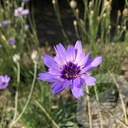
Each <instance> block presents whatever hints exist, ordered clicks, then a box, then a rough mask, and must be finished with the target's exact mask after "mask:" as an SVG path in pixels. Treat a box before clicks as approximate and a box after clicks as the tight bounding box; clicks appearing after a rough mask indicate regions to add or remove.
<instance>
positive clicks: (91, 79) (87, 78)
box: [81, 75, 96, 86]
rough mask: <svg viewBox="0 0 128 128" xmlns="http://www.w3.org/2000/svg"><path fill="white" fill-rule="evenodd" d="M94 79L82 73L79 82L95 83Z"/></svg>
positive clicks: (91, 84)
mask: <svg viewBox="0 0 128 128" xmlns="http://www.w3.org/2000/svg"><path fill="white" fill-rule="evenodd" d="M95 82H96V79H95V78H94V77H92V76H89V75H82V76H81V83H83V84H85V85H89V86H93V85H95Z"/></svg>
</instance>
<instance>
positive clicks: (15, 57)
mask: <svg viewBox="0 0 128 128" xmlns="http://www.w3.org/2000/svg"><path fill="white" fill-rule="evenodd" d="M19 60H20V55H19V54H15V55H14V56H13V62H14V63H17V62H18V61H19Z"/></svg>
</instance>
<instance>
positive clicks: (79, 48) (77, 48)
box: [75, 40, 82, 58]
mask: <svg viewBox="0 0 128 128" xmlns="http://www.w3.org/2000/svg"><path fill="white" fill-rule="evenodd" d="M75 51H76V58H78V57H79V56H80V54H81V53H82V44H81V41H80V40H78V41H77V42H76V44H75Z"/></svg>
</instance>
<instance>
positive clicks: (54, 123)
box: [34, 99, 60, 128]
mask: <svg viewBox="0 0 128 128" xmlns="http://www.w3.org/2000/svg"><path fill="white" fill-rule="evenodd" d="M34 102H35V104H36V105H37V106H38V107H39V108H40V109H41V110H42V111H43V112H44V113H45V115H46V116H47V117H48V119H49V120H50V121H51V122H52V124H53V125H54V126H55V127H56V128H60V127H59V126H58V125H57V123H56V122H55V121H54V120H53V119H52V117H51V116H50V115H49V114H48V113H47V111H46V110H45V108H44V107H43V106H42V105H41V104H40V103H39V102H38V101H37V100H35V99H34Z"/></svg>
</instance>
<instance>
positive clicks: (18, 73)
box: [10, 62, 20, 128]
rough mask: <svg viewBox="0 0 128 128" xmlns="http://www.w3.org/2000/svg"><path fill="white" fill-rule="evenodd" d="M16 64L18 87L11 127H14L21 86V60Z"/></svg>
mask: <svg viewBox="0 0 128 128" xmlns="http://www.w3.org/2000/svg"><path fill="white" fill-rule="evenodd" d="M16 65H17V87H16V94H15V112H14V117H13V120H12V124H11V125H10V128H12V126H13V122H14V121H15V119H16V115H17V108H18V87H19V83H20V64H19V62H17V63H16Z"/></svg>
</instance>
